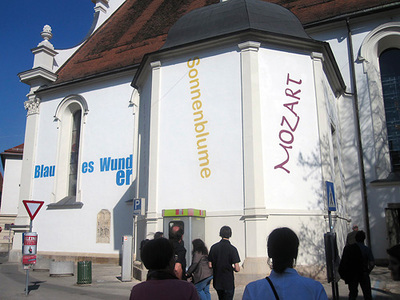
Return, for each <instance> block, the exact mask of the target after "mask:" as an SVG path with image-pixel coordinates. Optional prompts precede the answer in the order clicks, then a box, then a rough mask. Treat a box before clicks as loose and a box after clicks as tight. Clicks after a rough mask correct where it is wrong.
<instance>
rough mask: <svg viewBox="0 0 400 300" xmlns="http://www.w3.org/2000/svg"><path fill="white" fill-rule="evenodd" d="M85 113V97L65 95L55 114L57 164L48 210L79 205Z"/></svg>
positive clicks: (80, 204) (86, 110)
mask: <svg viewBox="0 0 400 300" xmlns="http://www.w3.org/2000/svg"><path fill="white" fill-rule="evenodd" d="M87 112H88V107H87V103H86V101H85V99H84V98H83V97H81V96H79V95H71V96H68V97H66V98H65V99H64V100H63V101H61V103H60V104H59V106H58V107H57V110H56V113H55V119H56V121H57V123H58V131H59V134H58V145H57V150H58V153H57V164H56V172H55V177H56V178H55V187H54V195H55V199H54V200H55V201H54V203H52V204H50V205H49V206H48V208H49V209H63V208H80V207H82V205H83V203H82V202H81V192H80V173H79V165H80V153H81V151H82V149H81V145H82V137H83V134H82V133H83V128H84V123H85V122H84V118H85V116H86V114H87Z"/></svg>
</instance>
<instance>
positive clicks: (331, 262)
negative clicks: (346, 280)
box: [325, 181, 339, 300]
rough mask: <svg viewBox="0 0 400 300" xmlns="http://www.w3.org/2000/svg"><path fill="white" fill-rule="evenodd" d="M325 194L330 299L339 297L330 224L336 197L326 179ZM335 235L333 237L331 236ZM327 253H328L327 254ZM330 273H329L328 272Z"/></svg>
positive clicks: (332, 232) (330, 183)
mask: <svg viewBox="0 0 400 300" xmlns="http://www.w3.org/2000/svg"><path fill="white" fill-rule="evenodd" d="M326 195H327V201H328V220H329V234H328V237H327V238H328V240H329V241H328V243H325V253H326V254H327V255H326V258H327V260H326V264H327V270H328V282H329V279H331V280H332V299H333V300H338V299H339V287H338V283H337V282H338V280H336V276H337V274H336V272H335V261H336V255H335V253H336V251H335V250H336V248H337V247H336V236H335V233H334V230H333V224H332V215H331V212H332V211H336V198H335V187H334V184H333V182H329V181H326ZM333 237H335V238H333ZM328 253H329V254H328ZM329 273H330V274H329Z"/></svg>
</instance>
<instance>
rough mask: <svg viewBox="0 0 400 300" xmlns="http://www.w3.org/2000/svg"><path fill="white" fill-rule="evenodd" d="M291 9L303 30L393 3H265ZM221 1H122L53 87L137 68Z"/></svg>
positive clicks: (370, 0) (392, 0)
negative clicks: (176, 28)
mask: <svg viewBox="0 0 400 300" xmlns="http://www.w3.org/2000/svg"><path fill="white" fill-rule="evenodd" d="M268 1H269V2H273V3H276V4H279V5H281V6H284V7H286V8H288V9H290V10H291V11H292V12H293V13H294V14H295V15H297V17H298V18H299V19H300V21H301V22H302V24H303V25H307V24H310V23H313V22H318V21H322V20H326V19H330V18H333V17H335V16H338V15H344V14H349V13H354V12H357V11H361V10H364V9H369V8H373V7H379V6H382V5H385V4H389V3H399V4H400V1H396V0H268ZM218 2H219V0H126V2H125V3H124V4H123V5H122V6H121V7H120V8H119V9H118V10H117V11H116V12H115V13H114V14H113V16H111V17H110V19H108V20H107V21H106V22H105V23H104V24H103V25H102V27H101V28H100V29H99V30H98V31H97V32H95V33H94V34H93V35H92V36H91V37H90V38H89V39H88V40H87V41H86V42H85V43H84V44H83V45H82V46H81V48H80V49H79V50H78V51H77V52H76V53H75V54H74V55H73V56H72V57H71V58H70V59H69V60H68V61H67V62H66V63H65V64H64V66H62V67H61V68H60V69H59V71H58V72H57V74H58V79H57V81H56V82H55V84H58V83H64V82H69V81H72V80H76V79H81V78H85V77H88V76H92V75H96V74H101V73H104V72H108V71H113V70H118V69H121V68H125V67H129V66H134V65H138V64H139V63H140V62H141V60H142V58H143V56H144V55H145V54H146V53H150V52H154V51H157V50H159V49H160V48H161V47H162V46H163V44H164V43H165V40H166V37H167V33H168V30H169V29H170V27H171V26H172V25H173V24H174V23H175V22H176V21H177V20H178V19H179V18H180V17H181V16H183V15H184V14H186V13H188V12H190V11H192V10H193V9H196V8H200V7H203V6H206V5H211V4H215V3H218Z"/></svg>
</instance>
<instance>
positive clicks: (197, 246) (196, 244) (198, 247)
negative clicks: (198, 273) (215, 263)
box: [192, 239, 208, 255]
mask: <svg viewBox="0 0 400 300" xmlns="http://www.w3.org/2000/svg"><path fill="white" fill-rule="evenodd" d="M192 245H193V250H192V254H194V253H195V252H199V253H201V254H205V255H207V254H208V250H207V247H206V244H204V242H203V241H202V240H201V239H195V240H193V241H192Z"/></svg>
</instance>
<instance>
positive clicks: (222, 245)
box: [208, 226, 240, 300]
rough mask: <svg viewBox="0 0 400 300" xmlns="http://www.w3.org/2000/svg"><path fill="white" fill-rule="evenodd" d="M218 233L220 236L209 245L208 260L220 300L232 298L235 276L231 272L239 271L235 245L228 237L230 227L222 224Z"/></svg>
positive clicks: (230, 230)
mask: <svg viewBox="0 0 400 300" xmlns="http://www.w3.org/2000/svg"><path fill="white" fill-rule="evenodd" d="M219 235H220V237H221V238H222V239H221V240H220V241H219V242H218V243H216V244H214V245H212V246H211V249H210V253H209V255H208V260H209V261H210V263H209V264H210V267H212V268H213V276H214V279H213V286H214V288H215V290H216V291H217V294H218V299H220V300H232V299H233V296H234V294H235V276H234V274H233V272H234V271H235V272H239V271H240V266H239V262H240V257H239V252H238V251H237V249H236V247H235V246H233V245H232V244H231V242H230V241H229V238H230V237H231V236H232V229H231V228H230V227H229V226H222V227H221V229H220V231H219Z"/></svg>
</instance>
